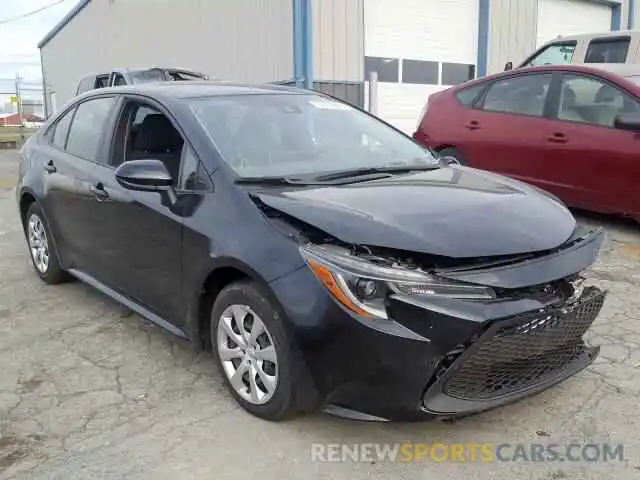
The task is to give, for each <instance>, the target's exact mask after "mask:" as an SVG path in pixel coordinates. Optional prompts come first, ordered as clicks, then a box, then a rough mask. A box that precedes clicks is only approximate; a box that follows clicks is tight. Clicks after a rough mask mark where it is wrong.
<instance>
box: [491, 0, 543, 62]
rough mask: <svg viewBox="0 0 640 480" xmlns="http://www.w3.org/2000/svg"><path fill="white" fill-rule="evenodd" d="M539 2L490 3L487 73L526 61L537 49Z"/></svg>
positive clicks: (498, 0)
mask: <svg viewBox="0 0 640 480" xmlns="http://www.w3.org/2000/svg"><path fill="white" fill-rule="evenodd" d="M537 17H538V2H537V0H490V3H489V52H488V59H487V63H488V64H487V73H489V74H491V73H496V72H501V71H502V70H504V64H505V62H507V61H513V62H514V63H517V62H518V61H520V60H522V59H524V58H525V57H526V56H527V55H528V54H530V53H531V52H533V50H534V49H535V46H536V30H537Z"/></svg>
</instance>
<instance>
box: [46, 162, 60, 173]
mask: <svg viewBox="0 0 640 480" xmlns="http://www.w3.org/2000/svg"><path fill="white" fill-rule="evenodd" d="M44 169H45V170H46V171H47V173H55V172H57V171H58V169H57V168H56V165H55V164H54V163H53V160H49V163H47V164H46V165H45V166H44Z"/></svg>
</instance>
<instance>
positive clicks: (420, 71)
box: [402, 60, 438, 85]
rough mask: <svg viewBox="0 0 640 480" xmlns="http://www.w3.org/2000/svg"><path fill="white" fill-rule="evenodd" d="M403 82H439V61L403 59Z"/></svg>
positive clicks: (431, 83)
mask: <svg viewBox="0 0 640 480" xmlns="http://www.w3.org/2000/svg"><path fill="white" fill-rule="evenodd" d="M402 83H419V84H428V85H437V84H438V62H429V61H424V60H403V61H402Z"/></svg>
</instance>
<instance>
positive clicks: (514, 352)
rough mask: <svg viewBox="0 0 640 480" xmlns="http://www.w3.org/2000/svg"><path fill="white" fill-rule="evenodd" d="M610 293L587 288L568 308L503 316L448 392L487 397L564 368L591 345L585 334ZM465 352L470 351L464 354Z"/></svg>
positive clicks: (479, 343) (531, 383)
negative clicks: (587, 341)
mask: <svg viewBox="0 0 640 480" xmlns="http://www.w3.org/2000/svg"><path fill="white" fill-rule="evenodd" d="M604 297H605V294H604V293H603V292H601V291H599V290H595V289H594V290H592V291H591V292H585V294H584V295H583V296H582V298H581V299H580V300H579V301H578V302H577V303H575V304H574V305H572V306H571V307H565V308H564V309H556V310H554V311H551V312H543V313H540V314H539V315H538V316H536V317H533V318H532V317H530V316H529V317H527V318H524V319H523V318H519V319H510V320H507V321H504V322H497V323H496V324H495V325H493V327H491V328H490V329H489V330H488V331H487V332H486V333H485V334H484V335H483V336H482V337H481V338H480V339H479V340H478V341H477V343H476V344H474V345H472V346H471V347H470V348H471V349H474V350H473V351H472V353H471V352H470V353H469V356H468V357H467V358H466V360H465V359H461V362H462V363H461V366H460V367H459V369H458V370H456V371H455V373H454V374H453V376H452V377H451V378H450V379H449V380H448V381H447V382H446V384H445V387H444V391H445V393H447V394H448V395H451V396H454V397H458V398H463V399H467V400H487V399H492V398H496V397H501V396H503V395H508V394H511V393H515V392H517V391H519V390H524V389H527V388H529V387H531V386H534V385H536V384H538V383H540V382H543V381H544V380H545V379H547V378H549V377H551V376H553V375H555V374H557V373H559V372H560V371H561V370H562V369H563V368H564V367H566V366H567V365H569V364H570V363H571V362H572V361H573V360H575V359H577V358H578V357H580V356H581V355H582V354H583V353H584V350H585V345H584V343H583V341H582V336H583V335H584V334H585V332H586V331H587V330H588V329H589V327H590V326H591V324H592V323H593V321H594V320H595V319H596V317H597V316H598V313H600V309H601V308H602V305H603V303H604ZM463 355H464V354H463Z"/></svg>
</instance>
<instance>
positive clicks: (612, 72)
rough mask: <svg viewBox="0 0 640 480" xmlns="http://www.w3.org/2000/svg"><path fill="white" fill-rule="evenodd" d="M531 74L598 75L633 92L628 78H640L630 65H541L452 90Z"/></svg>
mask: <svg viewBox="0 0 640 480" xmlns="http://www.w3.org/2000/svg"><path fill="white" fill-rule="evenodd" d="M533 72H541V73H542V72H576V73H591V74H594V75H599V76H601V77H605V78H608V79H609V80H612V81H618V82H625V83H626V84H627V86H630V85H633V88H634V90H637V89H638V88H639V87H638V86H637V85H635V84H632V83H631V82H630V81H629V80H627V78H628V77H633V76H636V75H639V76H640V65H632V64H622V63H617V64H612V63H588V64H569V65H542V66H538V67H520V68H515V69H513V70H507V71H504V72H499V73H494V74H492V75H487V76H485V77H479V78H476V79H473V80H469V81H467V82H465V83H462V84H460V85H457V86H455V87H453V89H454V90H458V89H461V88H467V87H469V86H471V85H476V84H482V83H484V82H488V81H494V80H498V79H500V78H508V77H512V76H514V75H525V74H527V73H533Z"/></svg>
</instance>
